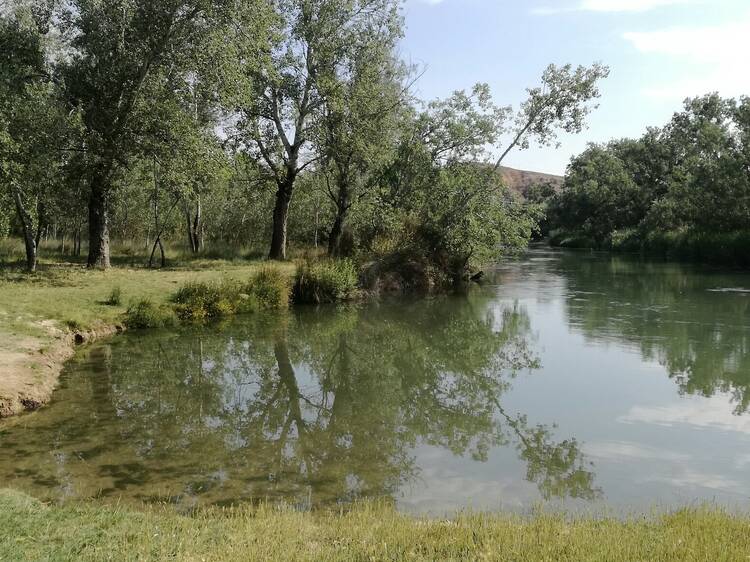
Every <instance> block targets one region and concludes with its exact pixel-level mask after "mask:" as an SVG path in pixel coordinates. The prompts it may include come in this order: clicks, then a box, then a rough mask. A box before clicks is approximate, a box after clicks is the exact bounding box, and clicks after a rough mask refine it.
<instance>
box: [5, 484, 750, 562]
mask: <svg viewBox="0 0 750 562" xmlns="http://www.w3.org/2000/svg"><path fill="white" fill-rule="evenodd" d="M748 559H750V519H748V518H746V517H735V516H731V515H728V514H726V513H724V512H721V511H714V510H710V509H696V510H686V511H680V512H678V513H675V514H672V515H666V516H662V517H658V518H654V519H645V518H643V519H632V520H629V521H618V520H615V519H605V520H595V519H590V518H583V519H567V520H566V519H564V518H562V517H560V516H552V515H540V516H535V517H533V518H529V519H523V518H520V517H513V516H504V515H461V516H458V517H457V518H455V519H452V520H444V519H422V518H417V517H411V516H407V515H402V514H399V513H397V512H395V511H394V510H393V509H392V508H390V507H387V506H382V505H376V504H369V505H368V504H363V505H360V506H357V507H355V508H354V509H352V510H351V511H349V512H345V513H343V514H341V513H339V512H332V511H318V512H313V513H300V512H295V511H292V510H290V509H280V508H272V507H261V508H254V509H251V508H248V509H237V510H234V511H231V510H230V511H206V512H201V513H198V514H196V515H192V516H182V515H178V514H176V513H174V512H172V511H169V510H168V509H167V508H159V507H157V508H152V509H149V510H146V511H130V510H128V509H125V508H120V507H104V506H91V505H82V506H78V507H59V506H46V505H43V504H42V503H40V502H38V501H36V500H33V499H31V498H29V497H28V496H26V495H23V494H21V493H19V492H14V491H10V490H4V491H3V490H0V560H2V561H6V560H7V561H14V562H16V561H21V560H50V561H52V560H54V561H60V562H62V561H67V560H70V561H86V560H96V561H100V560H117V561H125V560H180V561H230V560H231V561H240V560H241V561H245V560H341V561H344V560H345V561H357V560H362V561H365V560H425V561H426V560H430V561H434V560H507V561H542V560H544V561H550V562H556V561H564V560H569V561H576V562H583V561H597V562H599V561H601V562H619V561H622V562H635V561H641V560H660V561H668V560H669V561H672V560H674V561H698V560H700V561H711V562H719V561H723V560H733V561H734V560H737V561H740V560H748Z"/></svg>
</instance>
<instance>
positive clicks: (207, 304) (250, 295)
mask: <svg viewBox="0 0 750 562" xmlns="http://www.w3.org/2000/svg"><path fill="white" fill-rule="evenodd" d="M289 292H290V287H289V278H288V276H287V275H286V274H285V273H283V272H282V271H280V270H279V269H277V268H271V267H263V268H261V269H260V270H259V271H258V272H257V273H255V274H253V275H252V277H251V278H250V279H249V280H247V281H245V282H238V281H232V280H223V281H221V282H212V283H195V282H193V283H187V284H185V285H183V286H182V287H180V289H178V290H177V292H176V293H175V294H174V295H172V297H171V299H170V300H171V302H172V303H173V307H174V311H175V314H176V315H177V317H178V318H179V319H180V320H182V321H188V322H196V321H198V322H200V321H204V320H216V319H219V318H225V317H227V316H232V315H234V314H241V313H248V312H255V311H257V310H272V309H274V310H283V309H285V308H287V307H288V306H289ZM129 314H130V313H128V315H129Z"/></svg>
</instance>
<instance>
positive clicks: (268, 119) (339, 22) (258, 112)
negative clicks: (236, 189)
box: [239, 0, 394, 259]
mask: <svg viewBox="0 0 750 562" xmlns="http://www.w3.org/2000/svg"><path fill="white" fill-rule="evenodd" d="M273 6H274V9H275V10H276V26H275V29H274V31H275V41H274V42H273V45H272V47H271V49H270V52H269V54H268V56H267V57H266V58H265V59H264V63H265V64H264V66H263V67H262V68H261V69H260V70H256V69H255V68H254V67H252V68H250V69H249V70H248V74H249V75H250V76H251V78H252V80H253V83H254V89H253V94H254V96H253V99H252V100H248V102H247V103H246V104H245V105H244V106H243V107H242V108H241V112H242V116H243V120H242V122H241V123H240V126H239V129H240V131H241V132H242V134H243V136H244V137H245V138H246V139H247V147H246V148H248V149H249V150H251V153H252V154H254V156H255V158H256V160H257V161H258V162H261V163H262V164H263V165H264V167H265V169H266V172H267V173H268V176H269V177H270V178H271V179H272V180H273V181H274V183H275V184H276V201H275V206H274V211H273V227H272V232H271V248H270V251H269V257H270V258H271V259H285V257H286V245H287V219H288V216H289V206H290V204H291V201H292V196H293V194H294V189H295V181H296V179H297V177H298V176H299V175H300V174H301V173H302V172H303V171H304V170H305V169H306V168H308V167H309V166H311V165H312V164H313V163H315V162H317V161H318V160H319V159H320V156H319V155H315V154H314V153H312V152H311V150H310V148H311V147H310V143H311V140H312V135H313V128H314V121H315V119H316V117H317V116H318V114H319V112H320V110H321V108H322V106H323V103H324V93H323V81H324V80H325V79H326V77H328V76H330V75H331V74H332V72H333V71H334V69H335V68H336V67H337V66H338V65H339V64H341V63H342V62H344V61H346V60H347V59H348V58H349V57H348V54H349V53H350V52H351V50H352V49H353V48H354V46H356V45H357V42H358V38H359V37H360V36H362V35H363V34H367V33H368V30H369V29H370V28H371V27H372V26H373V24H374V23H375V22H378V21H380V18H382V17H383V14H389V13H391V12H392V11H393V10H394V3H393V2H392V1H391V0H354V1H349V0H321V1H318V2H310V1H308V0H275V1H274V3H273Z"/></svg>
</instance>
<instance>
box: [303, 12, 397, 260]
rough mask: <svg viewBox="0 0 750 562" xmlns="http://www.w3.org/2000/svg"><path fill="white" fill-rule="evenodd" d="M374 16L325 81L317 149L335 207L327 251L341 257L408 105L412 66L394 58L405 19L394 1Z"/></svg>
mask: <svg viewBox="0 0 750 562" xmlns="http://www.w3.org/2000/svg"><path fill="white" fill-rule="evenodd" d="M378 16H379V17H378V18H373V21H372V22H371V25H370V27H369V28H368V29H367V30H366V31H367V33H361V34H360V35H359V36H358V37H357V38H356V41H357V43H356V44H355V45H354V46H353V48H352V49H351V51H350V52H349V59H348V60H346V61H342V62H341V63H340V64H338V65H336V66H335V67H333V68H332V69H330V71H329V73H328V74H327V75H326V79H325V80H324V81H323V84H324V86H323V90H324V100H325V101H324V104H323V108H322V112H321V117H320V120H319V125H320V126H319V132H318V135H317V139H316V140H317V142H316V150H317V152H318V154H320V155H322V165H321V166H320V168H321V171H322V173H323V175H324V177H325V188H326V193H327V195H328V196H329V198H330V200H331V202H332V203H333V205H334V219H333V223H332V225H331V228H330V230H329V234H328V254H329V255H330V256H334V257H335V256H340V255H343V254H345V253H347V251H348V249H344V248H342V236H343V234H344V230H345V228H346V223H347V220H348V218H349V215H350V213H351V210H352V208H353V207H355V205H357V203H359V202H360V200H361V199H362V198H363V197H366V196H368V195H372V192H373V191H374V188H375V187H376V185H377V182H378V181H379V177H378V176H379V171H381V170H382V169H383V167H384V165H385V164H386V162H387V161H388V159H389V158H391V157H392V152H393V148H394V147H395V146H396V143H397V140H398V139H397V134H398V132H399V128H400V126H402V119H403V117H404V108H405V106H406V105H407V103H408V100H407V91H408V85H406V84H405V83H404V82H405V79H406V77H407V75H408V71H407V68H406V67H405V65H404V64H403V63H401V61H399V60H398V59H397V58H396V56H395V53H394V51H395V49H396V46H397V42H398V40H399V38H400V37H401V36H402V20H401V17H400V15H399V14H398V11H397V10H396V8H395V5H394V6H393V7H392V9H391V10H382V11H381V12H380V13H379V14H378Z"/></svg>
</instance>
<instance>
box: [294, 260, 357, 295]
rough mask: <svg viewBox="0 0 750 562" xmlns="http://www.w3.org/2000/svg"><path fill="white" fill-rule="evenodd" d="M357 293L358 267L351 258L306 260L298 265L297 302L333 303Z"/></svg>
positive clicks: (295, 292) (295, 288)
mask: <svg viewBox="0 0 750 562" xmlns="http://www.w3.org/2000/svg"><path fill="white" fill-rule="evenodd" d="M356 293H357V268H356V267H355V266H354V263H353V262H352V261H351V260H330V261H321V262H317V263H310V262H305V263H302V264H300V265H299V266H298V267H297V274H296V276H295V280H294V293H293V298H294V302H296V303H301V304H305V303H308V304H309V303H314V304H318V303H332V302H336V301H341V300H348V299H351V298H353V297H354V296H355V295H356Z"/></svg>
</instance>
